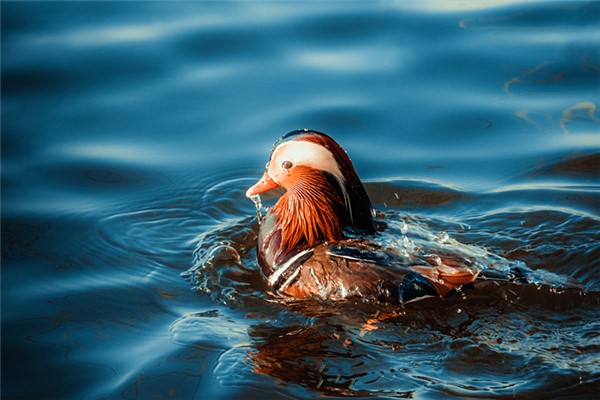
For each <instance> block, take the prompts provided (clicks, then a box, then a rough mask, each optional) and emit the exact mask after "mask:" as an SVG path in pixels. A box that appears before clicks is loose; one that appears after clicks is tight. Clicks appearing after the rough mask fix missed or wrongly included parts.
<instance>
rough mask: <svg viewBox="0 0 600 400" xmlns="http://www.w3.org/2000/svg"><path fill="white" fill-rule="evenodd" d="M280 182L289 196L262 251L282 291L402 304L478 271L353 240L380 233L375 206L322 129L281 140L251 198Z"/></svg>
mask: <svg viewBox="0 0 600 400" xmlns="http://www.w3.org/2000/svg"><path fill="white" fill-rule="evenodd" d="M275 187H283V188H284V189H285V190H286V193H284V194H283V195H282V196H281V197H280V199H279V200H278V201H277V203H276V204H275V206H273V208H272V209H271V210H270V211H269V212H268V213H267V215H266V216H265V218H264V219H263V220H262V222H261V224H260V227H259V235H258V244H257V253H258V261H259V264H260V265H261V267H262V270H263V272H264V274H265V276H266V278H267V281H268V283H269V284H270V285H271V286H272V288H273V289H274V290H275V291H276V292H278V293H280V294H283V295H287V296H291V297H295V298H306V297H317V298H320V299H328V300H334V301H337V300H343V299H348V298H362V299H374V300H380V301H390V302H399V301H408V300H410V299H412V298H416V297H421V296H425V295H439V296H445V295H446V294H447V293H448V292H450V291H451V290H453V289H454V288H456V287H459V286H461V285H464V284H467V283H470V282H472V281H473V280H474V279H475V277H476V276H477V272H476V271H475V270H472V269H471V268H467V267H465V266H464V263H463V262H462V261H463V260H461V259H460V258H452V257H446V258H441V262H440V261H439V260H440V259H439V258H438V260H437V261H436V262H432V261H428V260H426V259H424V260H419V262H418V263H417V264H413V265H405V264H402V263H401V262H399V261H394V260H390V259H389V257H387V255H386V256H385V257H382V249H380V248H378V247H377V246H376V245H373V244H372V243H371V242H370V241H369V240H360V239H348V238H347V237H346V233H349V232H351V233H352V234H353V236H357V235H364V236H368V235H372V234H374V233H375V229H374V227H373V212H372V208H371V203H370V201H369V198H368V196H367V194H366V191H365V189H364V187H363V185H362V183H361V182H360V179H359V178H358V175H357V174H356V171H355V170H354V167H353V165H352V162H351V161H350V158H349V157H348V155H347V154H346V152H345V151H344V150H343V149H342V148H341V146H340V145H339V144H337V143H336V142H335V141H334V140H333V139H332V138H331V137H329V136H327V135H325V134H323V133H320V132H315V131H307V130H302V131H294V132H290V133H289V134H287V135H285V136H284V137H283V138H282V139H280V140H279V141H278V142H277V143H276V144H275V146H274V148H273V151H272V152H271V157H270V160H269V162H268V164H267V171H266V172H265V174H264V175H263V177H262V178H261V179H260V180H259V181H258V182H257V183H256V184H255V185H254V186H252V187H251V188H250V189H248V191H247V193H246V195H247V196H248V197H251V196H255V195H258V194H260V193H263V192H265V191H268V190H271V189H273V188H275Z"/></svg>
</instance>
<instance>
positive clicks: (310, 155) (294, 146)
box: [268, 140, 354, 223]
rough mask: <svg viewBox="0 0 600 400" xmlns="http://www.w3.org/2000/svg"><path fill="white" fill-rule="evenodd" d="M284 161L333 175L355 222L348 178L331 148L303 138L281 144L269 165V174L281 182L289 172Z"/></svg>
mask: <svg viewBox="0 0 600 400" xmlns="http://www.w3.org/2000/svg"><path fill="white" fill-rule="evenodd" d="M284 161H289V162H291V163H292V168H293V167H294V166H296V165H301V166H305V167H309V168H314V169H318V170H321V171H325V172H328V173H330V174H331V175H333V177H334V178H335V180H336V181H337V182H338V184H339V186H340V190H341V191H342V195H343V197H344V203H345V204H346V210H347V211H348V214H349V216H350V220H351V221H352V223H354V216H353V215H352V204H350V203H351V202H350V196H349V194H348V192H347V191H346V179H345V177H344V174H343V173H342V171H341V170H340V166H339V165H338V163H337V162H336V161H335V158H334V157H333V154H332V153H331V152H330V151H329V150H327V149H326V148H325V147H323V146H321V145H319V144H316V143H313V142H306V141H302V140H292V141H289V142H285V143H282V144H280V145H279V146H277V147H276V148H275V150H274V151H273V154H272V156H271V160H270V161H269V167H268V173H269V176H270V177H271V178H272V179H273V180H274V181H275V182H277V183H281V181H282V180H283V179H285V175H286V174H288V170H287V169H285V168H283V167H282V163H283V162H284Z"/></svg>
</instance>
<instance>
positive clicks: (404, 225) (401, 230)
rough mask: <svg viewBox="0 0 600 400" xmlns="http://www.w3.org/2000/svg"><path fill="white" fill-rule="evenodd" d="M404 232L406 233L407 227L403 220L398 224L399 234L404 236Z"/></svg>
mask: <svg viewBox="0 0 600 400" xmlns="http://www.w3.org/2000/svg"><path fill="white" fill-rule="evenodd" d="M406 232H408V225H407V224H406V221H405V220H402V222H401V223H400V233H402V234H403V235H406Z"/></svg>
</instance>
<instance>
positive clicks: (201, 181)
mask: <svg viewBox="0 0 600 400" xmlns="http://www.w3.org/2000/svg"><path fill="white" fill-rule="evenodd" d="M1 7H2V13H1V15H2V24H1V30H2V32H1V33H2V35H1V41H2V283H1V284H2V310H1V311H2V313H1V315H2V385H1V387H2V389H1V390H2V398H27V399H37V398H94V399H95V398H127V399H133V398H135V399H147V398H186V399H190V398H199V399H200V398H215V399H216V398H223V399H225V398H241V397H243V398H253V397H256V398H258V397H264V396H265V393H270V394H271V396H272V397H273V398H289V399H292V398H313V397H314V396H317V395H326V396H331V397H386V398H406V397H423V398H439V397H452V396H453V397H456V398H465V397H481V398H504V397H534V398H537V397H542V398H557V397H573V398H590V397H593V396H595V395H596V392H597V388H598V385H599V384H600V370H599V367H598V365H599V363H598V359H599V357H600V354H599V352H598V337H599V336H598V332H599V331H600V324H599V323H598V321H599V317H600V313H599V310H600V307H599V305H600V304H599V302H600V297H599V295H598V293H600V275H599V271H600V264H599V261H598V260H599V257H598V255H599V254H600V237H599V233H598V232H600V216H599V207H598V204H600V192H599V190H598V178H599V171H600V140H599V137H598V133H597V132H598V127H599V126H600V120H599V118H600V117H599V116H598V111H597V105H598V104H599V102H600V99H599V98H598V93H599V89H600V69H599V68H598V66H599V65H600V53H599V52H598V26H599V22H600V19H599V15H600V3H599V2H592V1H591V2H579V1H578V2H555V1H553V2H533V3H526V4H522V3H521V2H513V1H498V2H454V1H444V2H429V1H427V2H422V1H418V2H417V1H411V2H401V3H392V2H388V3H386V2H383V3H377V4H371V3H344V4H343V5H338V4H335V3H310V4H304V3H277V2H275V3H264V4H262V3H242V2H239V3H237V2H234V3H224V4H220V3H219V4H218V3H205V2H198V3H188V2H186V3H184V2H180V3H167V2H121V3H103V2H91V3H90V2H60V3H59V2H2V5H1ZM301 127H308V128H312V129H317V130H320V131H324V132H327V133H329V134H331V135H332V136H333V137H335V138H336V140H338V141H339V142H340V143H341V144H342V145H343V146H344V147H345V148H346V149H347V151H348V153H349V154H350V155H351V157H352V160H353V162H354V164H355V166H356V168H357V170H358V172H359V175H360V176H361V177H362V178H363V179H364V180H365V182H366V188H367V191H368V192H369V196H370V198H371V200H372V202H373V204H374V206H375V208H376V209H377V213H378V219H379V220H380V222H385V223H386V224H387V230H384V231H382V233H381V237H380V239H381V240H382V241H384V243H387V244H389V245H390V246H391V245H398V246H399V247H398V249H400V250H402V251H407V252H409V251H411V250H412V249H413V247H411V244H414V243H415V241H416V240H417V239H419V240H422V239H423V237H427V238H431V237H433V238H435V237H438V238H447V240H443V241H441V242H435V241H434V242H433V243H436V246H437V245H439V246H442V244H443V245H445V246H450V247H451V249H453V250H455V251H457V252H459V251H475V250H477V252H481V253H477V254H480V255H481V257H482V258H481V259H480V258H478V260H480V261H482V262H483V258H484V257H483V255H488V257H491V259H493V260H496V261H502V262H501V263H500V265H509V266H514V265H517V266H522V267H523V271H526V274H525V276H526V277H527V278H528V283H527V284H523V283H522V282H521V283H519V282H510V281H503V282H497V281H496V282H492V281H489V282H485V283H484V285H482V286H481V285H480V286H475V287H470V288H464V289H463V290H461V291H459V292H458V293H456V294H455V295H453V296H451V297H449V298H447V299H444V300H442V299H427V300H424V301H420V302H415V303H410V304H406V305H404V306H402V307H399V306H391V305H385V304H368V303H363V302H347V303H339V304H329V303H327V302H321V303H314V302H295V301H284V300H283V299H281V298H279V297H277V296H275V295H274V294H272V293H270V292H269V289H268V287H267V285H266V283H265V281H264V279H263V277H262V275H261V273H260V270H259V268H258V265H257V263H256V251H255V249H254V245H255V241H256V228H257V220H256V219H257V217H256V210H255V206H254V204H252V202H251V201H249V200H248V199H246V197H245V194H244V193H245V190H246V189H247V188H248V186H250V184H252V183H253V182H255V181H256V179H257V178H258V177H259V176H260V174H261V173H262V171H263V168H264V160H265V158H266V157H267V156H268V152H269V150H270V149H271V145H272V141H273V138H276V137H278V136H279V135H280V134H282V133H284V132H288V131H290V130H292V129H296V128H301ZM262 200H263V205H264V206H266V207H268V206H270V205H272V204H273V202H274V201H275V198H274V197H267V198H263V199H262ZM419 232H421V234H422V236H418V235H417V233H419ZM411 235H412V236H411ZM423 235H425V236H423ZM404 238H406V241H405V240H404ZM430 242H431V241H430ZM442 242H443V243H442ZM459 243H460V244H459ZM402 246H404V247H402ZM473 249H475V250H473ZM501 270H502V269H501Z"/></svg>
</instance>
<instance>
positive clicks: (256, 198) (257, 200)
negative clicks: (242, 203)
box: [250, 194, 263, 222]
mask: <svg viewBox="0 0 600 400" xmlns="http://www.w3.org/2000/svg"><path fill="white" fill-rule="evenodd" d="M250 200H252V202H253V203H254V206H255V207H256V217H257V218H258V222H261V221H262V219H263V215H262V213H261V209H262V202H261V200H260V195H259V194H256V195H254V196H252V197H250Z"/></svg>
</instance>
